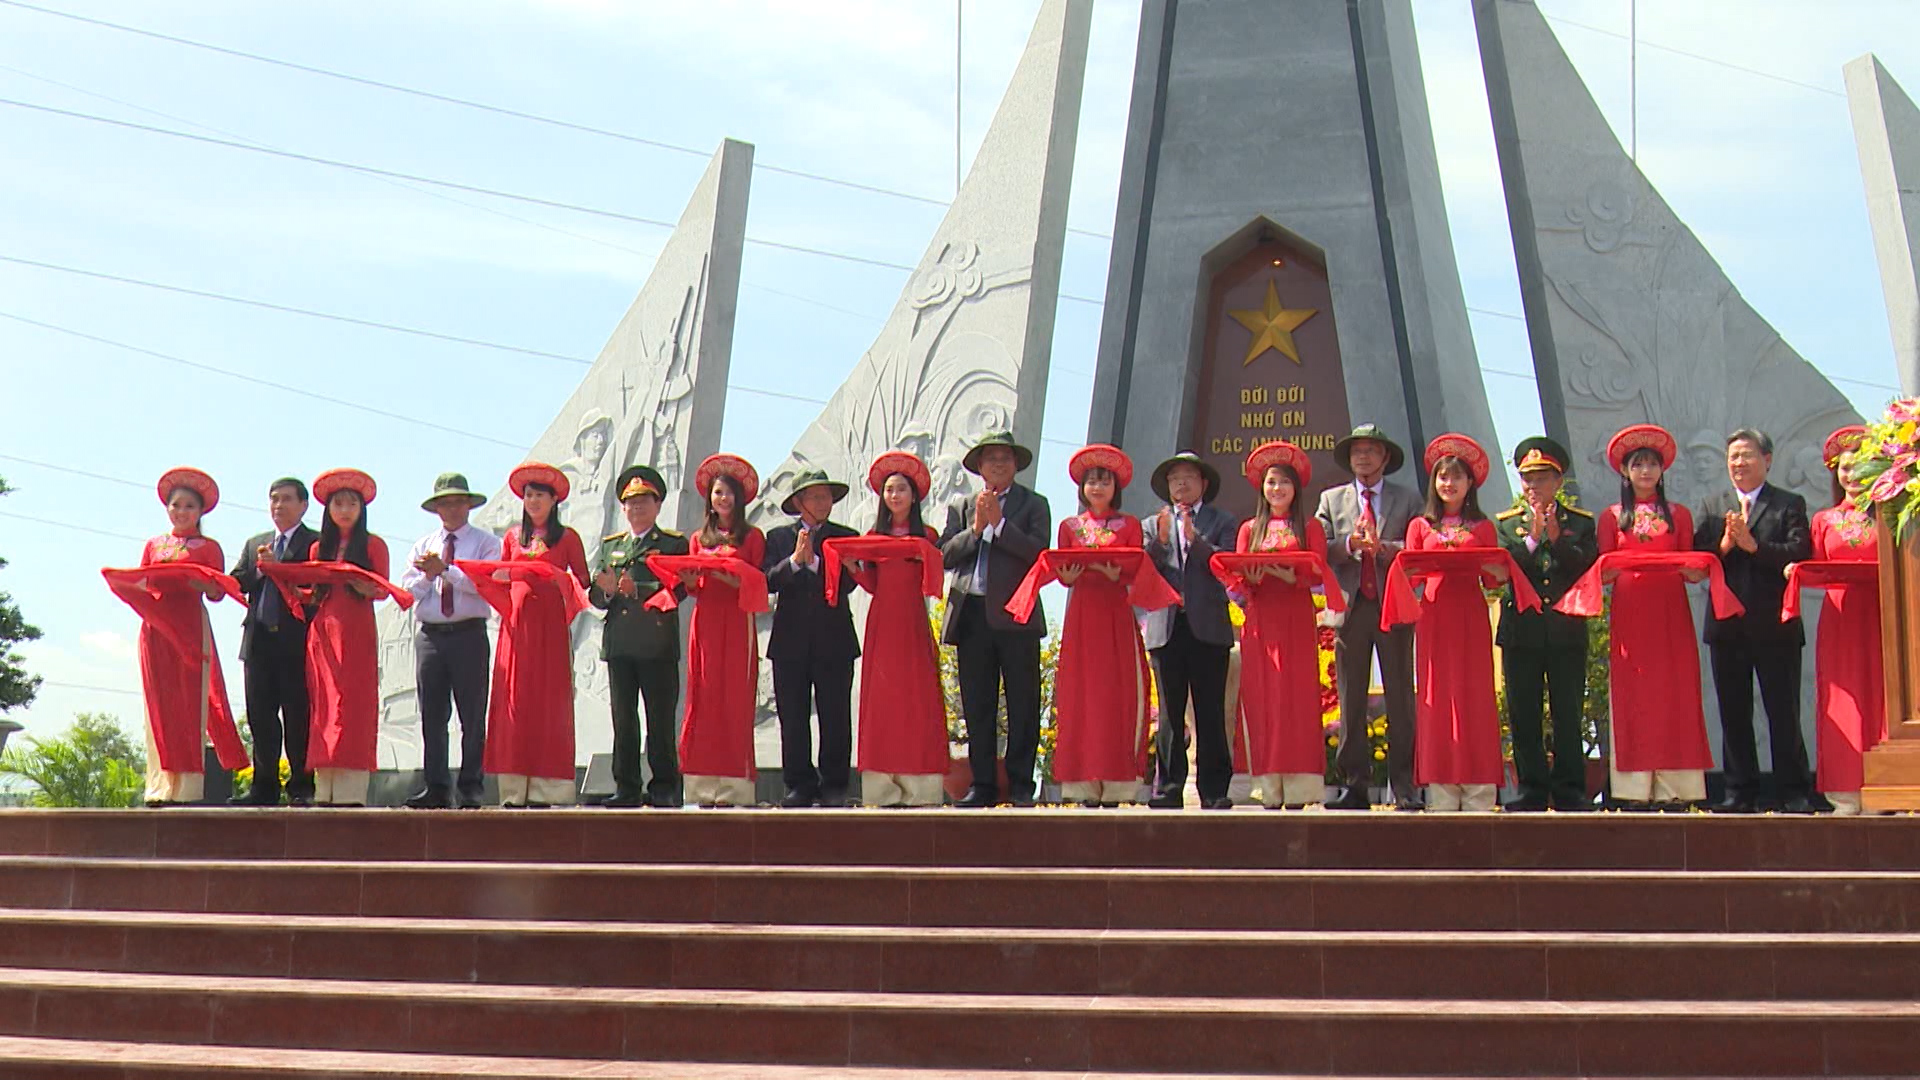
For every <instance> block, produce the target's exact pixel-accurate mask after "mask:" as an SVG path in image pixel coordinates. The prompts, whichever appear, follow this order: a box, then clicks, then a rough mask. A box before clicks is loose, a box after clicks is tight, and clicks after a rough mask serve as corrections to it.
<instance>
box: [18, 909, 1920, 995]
mask: <svg viewBox="0 0 1920 1080" xmlns="http://www.w3.org/2000/svg"><path fill="white" fill-rule="evenodd" d="M0 966H8V967H18V968H33V969H40V970H61V969H72V968H84V969H86V970H92V971H112V972H126V973H147V974H186V975H209V976H237V977H248V978H293V979H352V980H366V979H385V980H395V981H404V982H427V983H450V984H458V983H476V984H484V985H495V986H506V985H530V986H589V987H615V988H617V987H626V988H653V989H694V990H701V989H759V990H773V991H785V990H803V991H854V992H865V993H893V994H899V993H950V994H951V993H992V994H1006V995H1011V994H1051V995H1067V994H1078V995H1097V994H1121V995H1131V996H1139V997H1272V996H1284V997H1290V998H1394V999H1421V998H1472V999H1489V1000H1554V1001H1581V1000H1632V999H1635V998H1640V997H1644V996H1646V995H1647V994H1649V993H1657V994H1658V995H1659V996H1661V997H1664V998H1669V999H1675V1000H1694V1001H1738V1000H1791V1001H1806V1000H1840V1001H1850V1000H1851V1001H1874V1000H1903V999H1905V1000H1912V999H1920V934H1728V935H1702V934H1617V933H1485V932H1448V933H1435V932H1427V931H1421V932H1415V933H1381V932H1370V933H1358V932H1351V931H1308V932H1300V931H1252V932H1247V931H1243V932H1238V933H1221V932H1214V931H1178V930H1150V931H1141V930H1103V931H1097V932H1085V931H1080V932H1074V931H1060V930H1030V929H997V930H977V929H944V928H932V929H907V928H888V927H877V928H865V927H863V928H848V927H833V926H793V927H768V926H739V925H725V924H639V923H567V922H515V921H502V920H475V919H385V918H333V917H312V916H281V915H273V916H264V915H193V916H185V915H177V914H153V913H145V912H134V913H125V912H66V911H39V910H19V909H15V910H0ZM1435 973H1444V977H1435ZM1650 973H1657V974H1650Z"/></svg>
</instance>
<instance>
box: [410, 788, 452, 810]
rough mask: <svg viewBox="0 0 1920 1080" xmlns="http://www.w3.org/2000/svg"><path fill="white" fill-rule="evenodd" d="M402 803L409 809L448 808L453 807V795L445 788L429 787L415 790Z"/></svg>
mask: <svg viewBox="0 0 1920 1080" xmlns="http://www.w3.org/2000/svg"><path fill="white" fill-rule="evenodd" d="M404 805H405V806H406V808H407V809H409V810H449V809H452V808H453V797H452V796H451V795H450V794H448V792H447V789H446V788H437V787H430V788H427V789H426V790H424V791H419V792H415V793H414V795H413V796H412V797H410V798H409V799H407V801H406V803H405V804H404Z"/></svg>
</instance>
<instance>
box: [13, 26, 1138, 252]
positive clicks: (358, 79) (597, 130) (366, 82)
mask: <svg viewBox="0 0 1920 1080" xmlns="http://www.w3.org/2000/svg"><path fill="white" fill-rule="evenodd" d="M0 4H5V5H6V6H8V7H13V8H18V9H20V10H23V11H32V12H36V13H38V14H41V15H51V16H54V17H56V18H61V19H71V20H72V21H74V22H79V23H86V24H88V25H90V26H96V27H100V28H102V29H106V30H114V31H118V32H120V33H125V34H135V35H138V36H140V37H145V38H151V39H153V40H156V41H164V42H167V43H169V44H172V45H181V46H185V47H187V48H191V49H203V50H205V51H207V52H213V53H219V54H220V55H222V56H230V57H233V58H235V59H240V60H248V61H251V62H253V63H257V64H267V65H271V66H273V67H281V68H286V69H288V70H290V71H298V72H302V73H304V74H308V75H317V76H319V77H321V78H326V79H337V80H339V81H341V82H348V83H353V84H356V85H359V86H366V87H371V88H373V89H376V90H384V91H387V92H389V93H395V94H405V95H408V96H410V97H417V98H422V99H425V100H428V101H435V102H439V103H440V104H443V105H453V106H457V107H459V108H463V109H473V110H476V111H479V112H486V113H492V114H494V115H497V116H506V117H511V118H513V119H516V120H524V121H527V122H529V123H535V124H543V125H546V126H548V127H555V128H560V129H563V130H567V131H573V132H578V133H580V134H585V135H595V136H599V137H601V138H607V139H617V140H619V141H621V142H626V143H633V144H635V145H638V146H647V147H652V148H654V149H656V150H667V151H670V152H672V153H676V154H685V155H689V156H692V157H696V158H700V159H702V160H705V159H707V158H709V157H711V156H712V155H711V154H710V153H709V152H708V151H705V150H701V149H700V148H698V147H693V146H683V145H680V144H678V143H671V142H667V141H665V140H663V139H651V138H647V137H646V136H643V135H635V134H633V133H631V132H625V131H616V130H613V129H611V128H603V127H596V126H594V125H591V124H583V123H579V122H577V121H573V120H564V119H561V118H559V117H554V116H545V115H542V114H540V113H533V112H527V111H525V110H523V109H514V108H509V107H507V106H504V105H493V104H489V103H487V102H483V101H475V100H472V99H470V98H462V97H455V96H453V95H451V94H441V93H437V92H435V91H432V90H423V89H420V88H419V87H414V86H406V85H403V84H401V83H392V82H385V81H383V80H380V79H373V78H368V77H366V76H363V75H351V74H348V73H346V72H343V71H336V70H334V69H332V68H324V67H319V66H316V65H312V64H302V63H298V62H296V61H293V60H285V59H281V58H279V57H275V56H267V55H264V54H262V53H254V52H247V51H246V50H244V49H235V48H230V47H228V46H225V45H215V44H212V43H210V42H205V41H196V40H194V39H192V38H186V37H179V36H176V35H173V34H165V33H161V32H159V31H157V30H147V29H144V28H141V27H137V26H128V25H126V24H124V23H116V22H109V21H107V20H105V19H96V18H93V17H90V16H86V15H79V14H76V13H74V12H70V11H59V10H56V9H54V8H47V7H40V6H38V5H36V4H28V3H22V2H21V0H0ZM753 167H754V169H755V170H756V171H760V172H769V173H776V174H778V175H781V176H791V177H794V178H796V179H801V180H811V181H814V182H816V183H821V184H830V185H833V186H835V187H843V188H847V189H849V190H852V191H861V192H865V193H868V194H872V195H886V196H890V197H893V198H897V199H905V200H907V201H909V202H916V203H921V204H924V205H927V206H941V207H945V206H951V205H952V203H951V202H950V201H949V200H946V199H937V198H933V197H931V196H927V195H916V194H913V193H912V192H907V191H899V190H896V189H894V188H889V187H882V186H880V185H878V184H868V183H863V182H861V181H857V180H847V179H844V178H841V177H836V176H827V175H825V174H823V173H816V172H809V171H807V170H805V169H795V168H789V167H786V166H781V165H774V164H770V163H765V162H759V161H756V162H754V164H753ZM1067 231H1068V232H1070V233H1078V234H1080V235H1082V236H1090V237H1094V238H1096V239H1100V240H1109V241H1110V240H1112V237H1111V236H1109V235H1108V234H1106V233H1101V232H1095V231H1093V230H1091V229H1077V228H1073V227H1071V226H1069V227H1068V229H1067Z"/></svg>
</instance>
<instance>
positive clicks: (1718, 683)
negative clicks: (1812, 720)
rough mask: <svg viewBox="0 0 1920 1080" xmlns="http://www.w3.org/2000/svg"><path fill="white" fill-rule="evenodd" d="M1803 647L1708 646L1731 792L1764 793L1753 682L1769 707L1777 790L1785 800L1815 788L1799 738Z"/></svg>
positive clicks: (1746, 795)
mask: <svg viewBox="0 0 1920 1080" xmlns="http://www.w3.org/2000/svg"><path fill="white" fill-rule="evenodd" d="M1801 649H1802V646H1800V645H1797V644H1786V645H1755V644H1752V643H1751V642H1746V641H1723V642H1719V643H1717V644H1714V645H1710V646H1708V648H1707V651H1708V654H1709V657H1710V659H1711V660H1712V663H1713V690H1714V696H1716V697H1717V698H1719V700H1720V734H1721V743H1720V763H1721V767H1722V768H1723V769H1725V770H1726V774H1727V794H1728V795H1729V796H1731V797H1733V798H1736V799H1753V798H1756V797H1758V795H1759V794H1760V749H1759V747H1758V746H1757V745H1756V744H1755V743H1754V739H1753V683H1754V680H1755V679H1756V678H1758V679H1759V682H1760V701H1761V703H1762V704H1763V705H1765V706H1766V709H1767V741H1768V743H1769V746H1770V749H1771V750H1772V751H1773V782H1774V791H1775V794H1776V795H1778V796H1779V798H1780V799H1781V800H1782V801H1785V800H1787V799H1794V798H1805V797H1806V796H1807V795H1809V794H1810V793H1811V792H1812V791H1813V778H1812V777H1811V776H1810V775H1808V772H1807V745H1806V742H1805V740H1803V739H1802V738H1801V737H1800V652H1801Z"/></svg>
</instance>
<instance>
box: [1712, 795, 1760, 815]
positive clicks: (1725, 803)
mask: <svg viewBox="0 0 1920 1080" xmlns="http://www.w3.org/2000/svg"><path fill="white" fill-rule="evenodd" d="M1713 812H1714V813H1716V814H1757V813H1759V812H1760V808H1759V807H1758V806H1756V805H1755V804H1754V801H1753V800H1752V799H1741V798H1735V797H1732V796H1728V797H1727V798H1726V799H1723V800H1721V801H1720V802H1717V803H1714V804H1713Z"/></svg>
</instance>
